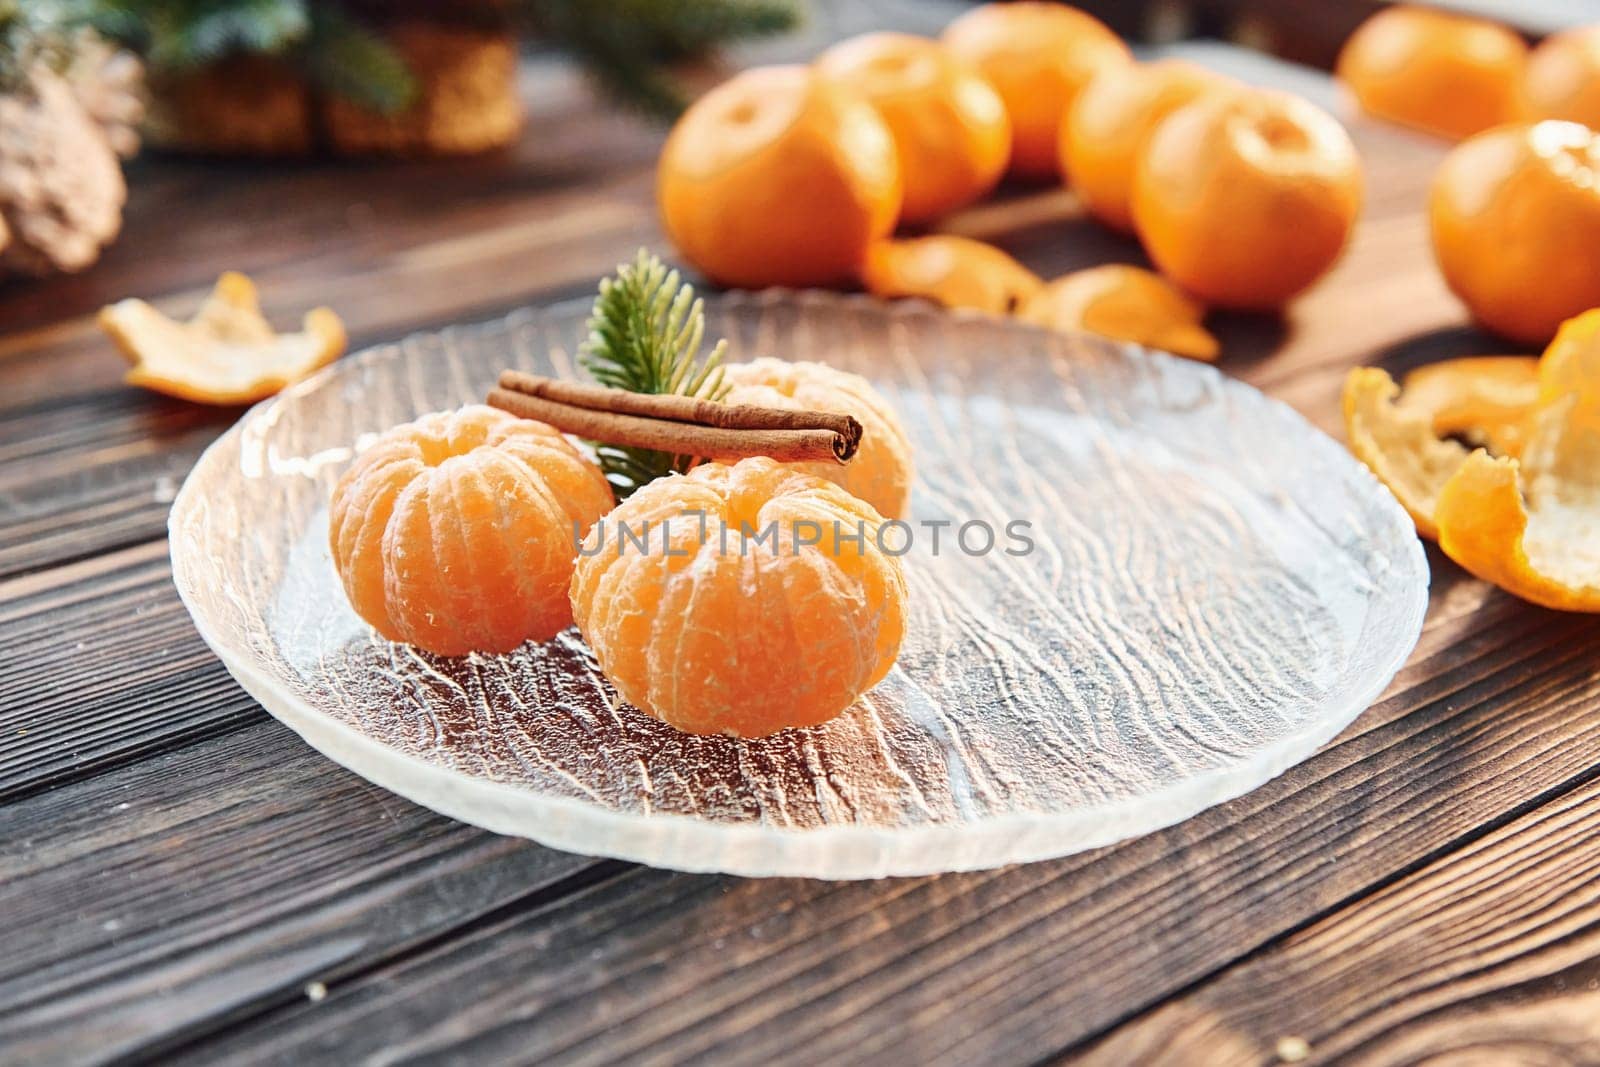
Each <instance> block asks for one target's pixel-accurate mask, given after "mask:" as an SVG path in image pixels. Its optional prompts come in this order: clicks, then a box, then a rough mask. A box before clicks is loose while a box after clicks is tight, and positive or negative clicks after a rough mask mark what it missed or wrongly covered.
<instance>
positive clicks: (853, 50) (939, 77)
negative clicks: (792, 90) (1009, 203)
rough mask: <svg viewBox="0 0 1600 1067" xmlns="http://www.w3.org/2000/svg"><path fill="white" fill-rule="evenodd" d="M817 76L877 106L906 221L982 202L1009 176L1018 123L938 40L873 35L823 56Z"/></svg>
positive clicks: (843, 44) (838, 46)
mask: <svg viewBox="0 0 1600 1067" xmlns="http://www.w3.org/2000/svg"><path fill="white" fill-rule="evenodd" d="M816 68H817V72H818V73H819V74H821V75H822V77H823V78H825V79H826V80H828V81H830V82H832V83H834V84H835V85H837V86H839V87H840V88H841V89H843V90H845V91H846V92H850V93H854V94H856V95H858V96H860V97H862V98H864V99H865V100H867V101H868V102H869V103H871V104H872V106H873V107H875V108H877V109H878V114H879V115H881V116H883V120H884V122H886V123H888V126H889V132H890V133H891V134H893V135H894V143H895V150H896V152H897V153H898V154H899V157H900V176H901V180H902V181H903V183H904V185H905V204H904V206H903V207H902V208H901V211H900V218H901V220H902V221H903V222H907V223H919V222H928V221H930V220H932V219H936V218H938V217H939V216H941V215H944V214H946V213H948V212H950V211H953V210H954V209H956V208H958V207H963V206H965V205H966V204H970V203H972V202H973V201H974V200H977V199H979V198H980V197H982V196H983V195H984V194H986V193H988V192H989V190H991V189H993V188H994V186H995V183H996V182H998V181H999V180H1000V175H1001V174H1002V173H1003V172H1004V171H1005V167H1006V160H1007V159H1008V158H1009V157H1010V155H1011V120H1010V119H1009V118H1007V116H1006V110H1005V105H1004V104H1003V103H1002V102H1001V100H1000V96H999V94H998V93H996V92H995V91H994V88H993V87H992V86H991V85H990V84H989V83H988V82H987V81H985V80H984V79H983V78H982V77H981V76H980V75H979V74H978V73H977V72H976V71H975V70H974V69H973V68H972V67H970V66H969V65H967V64H966V63H965V62H963V61H962V60H959V59H957V58H956V57H955V56H954V55H953V54H952V53H951V52H950V51H949V50H948V49H945V48H943V47H941V46H940V45H939V43H938V42H937V41H933V40H929V39H928V38H926V37H917V36H915V35H913V34H907V33H870V34H865V35H863V36H860V37H853V38H850V39H849V40H846V41H841V42H840V43H839V44H836V45H834V46H833V47H832V48H830V49H828V50H827V51H826V52H823V53H822V55H820V56H818V57H817V62H816Z"/></svg>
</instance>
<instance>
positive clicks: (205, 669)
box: [0, 541, 265, 804]
mask: <svg viewBox="0 0 1600 1067" xmlns="http://www.w3.org/2000/svg"><path fill="white" fill-rule="evenodd" d="M0 631H3V632H4V634H5V648H6V662H7V665H8V669H7V670H6V671H5V672H4V674H3V676H0V804H5V803H7V802H8V801H11V800H14V799H16V798H17V797H19V796H24V795H27V794H29V793H32V792H36V791H38V790H40V789H43V788H47V787H49V786H50V785H52V784H55V783H58V782H61V781H65V780H69V779H73V778H79V777H84V776H86V775H91V774H93V773H95V772H96V771H98V770H101V769H103V768H106V767H109V766H112V765H115V764H117V763H122V762H126V761H128V760H131V759H137V758H138V757H139V756H141V755H145V754H149V753H152V752H158V751H160V750H162V749H164V748H166V747H167V746H169V745H172V744H174V743H177V742H181V741H183V740H185V739H187V738H190V737H195V736H199V735H202V734H204V733H206V732H208V731H217V730H223V729H227V728H229V727H232V726H237V725H240V724H242V723H245V722H250V721H260V720H261V719H262V718H264V717H265V713H264V712H263V711H262V710H261V708H260V706H259V705H257V704H256V702H255V701H254V700H252V699H250V698H249V697H248V696H247V695H246V694H245V693H244V692H243V691H242V690H240V689H239V687H238V685H237V684H236V683H234V681H233V680H232V678H230V677H229V675H228V673H227V671H226V670H224V669H223V667H222V665H221V664H220V663H218V662H217V659H216V657H215V656H213V655H212V654H211V651H210V650H209V649H207V648H206V646H205V643H204V642H203V641H201V640H200V635H199V634H197V633H195V630H194V626H193V624H192V623H191V622H190V620H189V614H188V612H186V611H185V610H184V608H183V605H182V604H181V603H179V602H178V600H177V598H176V597H175V596H174V594H173V589H172V580H171V569H170V568H169V566H168V564H167V546H166V542H165V541H154V542H150V543H148V544H145V545H143V546H139V547H136V548H133V549H129V550H126V551H124V552H119V553H113V554H110V555H105V556H98V557H95V558H93V559H90V560H86V561H84V562H81V563H78V564H74V565H71V566H68V567H61V568H57V569H55V570H53V571H51V572H47V575H46V576H41V577H39V578H21V579H14V580H12V581H10V582H5V583H0ZM175 697H176V698H177V699H174V698H175Z"/></svg>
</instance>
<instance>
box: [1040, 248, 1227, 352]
mask: <svg viewBox="0 0 1600 1067" xmlns="http://www.w3.org/2000/svg"><path fill="white" fill-rule="evenodd" d="M1019 314H1020V316H1021V317H1022V318H1023V319H1024V320H1026V321H1028V322H1032V323H1035V324H1036V325H1039V326H1047V327H1049V328H1050V329H1053V330H1086V331H1088V332H1089V333H1097V334H1101V335H1102V336H1105V337H1113V338H1116V339H1117V340H1119V341H1132V342H1134V343H1135V344H1141V345H1144V346H1146V347H1147V348H1158V349H1161V350H1162V351H1164V352H1172V353H1175V354H1176V355H1180V356H1188V357H1189V358H1190V359H1200V360H1206V361H1208V362H1209V361H1211V360H1214V359H1216V358H1217V354H1218V353H1219V352H1220V351H1221V346H1220V345H1219V344H1218V343H1217V339H1216V338H1215V337H1213V336H1212V335H1211V334H1210V333H1209V332H1207V330H1206V328H1205V327H1204V326H1202V325H1201V322H1202V321H1203V320H1204V319H1205V314H1206V309H1205V307H1204V306H1203V305H1202V304H1200V303H1199V302H1197V301H1196V300H1195V299H1194V298H1193V297H1190V296H1189V295H1188V294H1186V293H1184V292H1183V290H1181V289H1179V288H1178V287H1177V286H1175V285H1173V284H1172V283H1171V282H1169V281H1167V280H1166V279H1165V278H1163V277H1161V275H1159V274H1156V273H1154V272H1152V271H1148V270H1144V269H1142V268H1140V267H1130V266H1126V265H1124V264H1120V263H1112V264H1107V265H1105V266H1101V267H1090V268H1089V269H1088V270H1079V271H1073V272H1072V273H1071V274H1068V275H1065V276H1063V277H1060V278H1057V279H1056V280H1055V281H1053V282H1051V283H1050V284H1049V285H1046V286H1045V287H1044V288H1043V289H1042V290H1040V291H1039V292H1038V293H1037V294H1035V295H1034V297H1033V298H1032V299H1030V300H1029V301H1028V302H1027V303H1026V304H1024V305H1023V306H1022V310H1021V312H1020V313H1019Z"/></svg>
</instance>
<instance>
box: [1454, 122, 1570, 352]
mask: <svg viewBox="0 0 1600 1067" xmlns="http://www.w3.org/2000/svg"><path fill="white" fill-rule="evenodd" d="M1429 216H1430V221H1431V223H1432V232H1433V248H1434V253H1435V255H1436V256H1437V257H1438V260H1439V269H1440V270H1441V271H1443V272H1444V277H1445V281H1446V282H1448V283H1449V285H1450V288H1451V289H1452V290H1454V292H1455V294H1456V295H1457V296H1459V297H1460V298H1461V299H1462V301H1463V302H1465V303H1466V305H1467V307H1468V309H1469V310H1470V311H1471V312H1472V314H1473V315H1474V316H1475V317H1476V318H1477V319H1478V321H1479V322H1481V323H1482V324H1483V325H1484V326H1486V327H1488V328H1489V329H1491V330H1494V331H1495V332H1497V333H1500V334H1503V335H1505V336H1506V337H1509V338H1511V339H1513V340H1516V341H1522V342H1525V343H1528V344H1543V343H1545V342H1546V341H1548V340H1550V338H1551V337H1553V336H1554V335H1555V332H1556V329H1557V327H1559V326H1560V325H1561V323H1562V322H1563V321H1564V320H1566V319H1568V318H1571V317H1572V316H1574V315H1577V314H1579V313H1580V312H1582V311H1586V310H1588V309H1589V308H1592V307H1600V136H1597V135H1596V133H1595V132H1594V131H1593V130H1590V129H1589V128H1588V127H1586V126H1581V125H1578V124H1576V123H1570V122H1541V123H1538V124H1535V125H1526V124H1524V125H1513V126H1506V127H1502V128H1500V129H1496V130H1491V131H1489V132H1488V133H1484V134H1480V135H1478V136H1477V137H1474V138H1472V139H1471V140H1469V141H1466V142H1465V143H1463V144H1461V145H1459V146H1458V147H1457V148H1456V149H1455V150H1454V151H1453V152H1451V153H1450V155H1449V157H1448V158H1446V160H1445V161H1444V163H1443V164H1442V165H1441V166H1440V168H1439V172H1438V175H1437V177H1436V178H1435V180H1434V184H1433V191H1432V194H1431V200H1430V203H1429Z"/></svg>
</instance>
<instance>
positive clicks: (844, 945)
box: [188, 605, 1600, 1063]
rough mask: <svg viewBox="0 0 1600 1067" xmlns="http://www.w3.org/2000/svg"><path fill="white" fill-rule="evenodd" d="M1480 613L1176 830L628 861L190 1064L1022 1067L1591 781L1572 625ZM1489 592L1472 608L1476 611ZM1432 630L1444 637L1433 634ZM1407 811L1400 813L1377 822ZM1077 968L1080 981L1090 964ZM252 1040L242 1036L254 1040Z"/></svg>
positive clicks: (222, 1042) (1529, 615) (1595, 727)
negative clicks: (952, 849)
mask: <svg viewBox="0 0 1600 1067" xmlns="http://www.w3.org/2000/svg"><path fill="white" fill-rule="evenodd" d="M1508 607H1509V609H1510V615H1509V616H1508V617H1504V618H1503V619H1502V632H1505V631H1507V630H1509V631H1511V632H1513V633H1516V634H1517V635H1518V636H1517V638H1516V639H1515V640H1514V641H1513V642H1511V643H1508V644H1497V643H1496V642H1495V641H1493V640H1491V639H1490V638H1488V637H1486V636H1484V635H1483V634H1482V633H1481V632H1476V633H1475V632H1473V631H1472V629H1471V628H1472V627H1474V625H1475V624H1481V622H1482V621H1483V618H1482V616H1474V615H1468V616H1465V617H1462V618H1459V619H1457V621H1456V624H1455V625H1457V626H1459V627H1462V628H1463V629H1464V630H1466V632H1462V631H1461V630H1458V631H1457V632H1456V633H1455V634H1453V635H1450V636H1446V635H1435V636H1434V638H1433V640H1435V641H1440V642H1442V644H1443V649H1442V650H1441V651H1437V652H1435V653H1433V654H1432V655H1425V657H1424V658H1423V659H1422V660H1421V661H1420V662H1418V663H1417V664H1416V665H1415V669H1414V670H1413V671H1412V672H1411V677H1410V678H1409V679H1403V680H1402V682H1401V684H1400V687H1399V689H1398V691H1397V692H1396V693H1395V694H1394V695H1393V696H1391V697H1390V698H1389V699H1388V700H1386V701H1384V702H1383V703H1381V704H1379V705H1378V706H1377V707H1376V708H1375V709H1374V710H1373V712H1372V713H1371V714H1370V715H1369V716H1368V717H1366V718H1364V719H1363V720H1362V721H1361V722H1360V723H1359V724H1358V725H1357V726H1356V727H1354V728H1353V729H1352V731H1351V732H1350V734H1349V735H1347V736H1346V737H1345V738H1344V739H1343V740H1342V741H1341V742H1340V743H1338V744H1336V745H1335V746H1333V747H1331V748H1330V749H1328V750H1326V751H1325V752H1324V753H1322V754H1321V755H1319V756H1318V757H1317V758H1315V759H1313V760H1312V761H1310V762H1308V763H1307V764H1304V765H1302V766H1301V767H1299V768H1296V769H1295V770H1294V771H1292V772H1290V773H1289V774H1288V775H1286V776H1285V777H1284V778H1282V779H1279V780H1277V781H1275V782H1273V783H1271V784H1269V785H1268V786H1266V787H1264V788H1263V789H1261V790H1259V791H1257V792H1256V793H1253V794H1251V795H1250V796H1248V797H1245V798H1243V799H1242V800H1240V801H1237V802H1234V803H1232V804H1230V805H1227V806H1225V807H1224V808H1221V809H1218V810H1216V811H1213V812H1211V813H1208V814H1206V815H1203V816H1201V817H1199V818H1197V819H1194V820H1191V821H1190V822H1188V823H1185V824H1183V825H1182V826H1180V827H1177V828H1175V829H1173V830H1169V831H1165V832H1162V833H1158V834H1155V835H1152V836H1150V837H1147V838H1144V839H1140V840H1138V841H1135V842H1132V843H1129V844H1127V845H1123V846H1119V847H1117V848H1113V849H1109V850H1104V851H1102V852H1099V853H1094V854H1090V855H1086V856H1083V857H1077V858H1073V859H1069V860H1064V861H1056V862H1051V863H1043V864H1035V865H1031V866H1027V867H1023V868H1013V869H1007V870H1002V871H997V872H988V873H985V874H976V875H959V876H946V877H943V878H934V879H908V880H896V881H890V882H878V883H852V884H843V885H840V884H833V883H813V882H797V881H791V880H779V881H762V882H746V881H740V880H737V879H727V878H709V877H696V876H690V875H677V874H671V873H667V872H660V871H651V870H646V869H636V870H632V871H630V872H628V873H626V874H624V875H621V876H619V877H617V878H615V879H613V880H610V881H608V882H606V883H605V884H604V885H601V886H597V887H595V888H594V889H592V890H590V891H588V892H587V893H586V894H584V895H581V896H577V897H573V898H569V899H564V900H562V901H559V902H555V903H552V904H548V905H542V906H540V907H538V908H530V909H527V910H525V911H524V910H520V909H519V910H517V911H515V912H514V913H508V914H505V915H504V916H503V917H502V918H501V920H500V921H497V922H495V923H493V924H485V925H481V926H480V925H476V924H475V925H474V928H473V929H472V930H471V931H469V932H468V933H466V934H465V935H464V936H462V937H459V938H452V939H450V940H448V941H442V942H440V943H439V944H438V945H437V946H436V947H434V948H432V949H429V950H426V951H423V952H420V953H416V954H413V955H409V956H407V957H406V958H405V959H403V960H400V961H398V962H396V963H395V964H393V965H389V966H382V967H379V968H376V969H374V970H371V971H370V972H367V973H364V974H362V975H361V976H359V977H357V978H355V979H353V980H351V981H349V982H346V983H343V984H341V983H334V984H333V985H332V986H331V987H330V989H331V992H330V995H329V997H328V998H327V999H326V1000H324V1001H322V1002H321V1003H318V1004H309V1003H293V1004H287V1005H285V1006H284V1007H282V1008H280V1009H276V1010H274V1011H272V1012H270V1013H268V1014H266V1015H264V1016H262V1017H261V1018H260V1019H259V1020H257V1021H253V1022H248V1023H245V1024H242V1025H241V1026H239V1027H236V1028H233V1029H231V1030H230V1031H229V1032H228V1033H227V1034H225V1035H222V1036H220V1037H219V1039H217V1040H216V1041H212V1040H209V1039H207V1040H202V1041H200V1042H199V1043H197V1044H195V1045H194V1046H193V1047H191V1048H190V1049H189V1050H188V1051H189V1053H190V1054H191V1055H192V1056H193V1058H194V1059H195V1060H196V1061H197V1062H199V1061H207V1060H211V1059H213V1058H223V1059H228V1058H231V1057H233V1056H235V1055H237V1056H239V1057H240V1058H242V1059H244V1060H247V1061H248V1060H250V1059H252V1058H254V1055H255V1054H256V1053H259V1052H260V1051H261V1050H270V1052H271V1055H272V1056H273V1057H275V1058H282V1059H285V1060H300V1059H307V1058H309V1059H312V1060H317V1059H328V1058H333V1057H334V1054H335V1050H337V1052H338V1054H339V1055H345V1056H348V1057H351V1058H357V1059H359V1058H361V1057H362V1056H367V1055H371V1056H377V1055H379V1054H380V1053H381V1054H382V1055H383V1056H386V1057H387V1056H395V1057H407V1056H415V1057H430V1056H438V1057H445V1058H448V1057H459V1058H462V1059H470V1060H473V1061H478V1060H483V1061H488V1062H499V1061H502V1060H508V1059H514V1058H516V1057H517V1056H518V1055H525V1054H527V1053H526V1052H525V1051H519V1050H536V1051H537V1054H538V1057H539V1058H540V1059H542V1060H546V1061H569V1060H570V1061H572V1062H605V1061H608V1060H614V1059H615V1058H618V1057H626V1056H639V1057H641V1058H654V1059H659V1060H663V1061H685V1060H694V1061H697V1062H751V1061H758V1062H766V1061H768V1060H773V1061H785V1062H786V1061H796V1062H798V1061H799V1060H801V1059H804V1060H806V1061H807V1062H816V1061H817V1060H819V1059H820V1060H822V1061H824V1062H869V1061H871V1060H873V1059H874V1058H876V1057H882V1056H887V1055H891V1054H900V1055H904V1056H908V1057H910V1058H911V1059H913V1060H915V1061H917V1062H941V1063H985V1062H1016V1061H1019V1060H1026V1059H1032V1058H1037V1057H1040V1056H1044V1055H1047V1054H1051V1053H1053V1052H1055V1051H1057V1050H1059V1049H1061V1048H1064V1047H1068V1046H1070V1045H1072V1044H1073V1043H1074V1042H1076V1041H1079V1040H1081V1039H1084V1038H1087V1037H1090V1036H1093V1035H1094V1034H1096V1033H1099V1032H1101V1031H1103V1030H1104V1029H1105V1028H1107V1027H1109V1026H1112V1025H1114V1024H1115V1023H1117V1022H1118V1021H1120V1020H1121V1019H1123V1018H1124V1017H1126V1016H1127V1015H1128V1014H1130V1013H1133V1012H1136V1011H1138V1010H1140V1009H1141V1008H1142V1007H1143V1006H1146V1005H1149V1004H1153V1003H1156V1002H1158V1001H1159V1000H1161V999H1162V998H1163V997H1165V996H1168V995H1171V994H1172V993H1175V992H1177V991H1179V990H1181V989H1182V988H1184V987H1185V986H1187V985H1188V984H1190V983H1192V982H1195V981H1198V980H1201V979H1203V978H1204V976H1205V975H1207V974H1209V973H1211V972H1212V971H1214V970H1216V969H1218V968H1220V967H1223V966H1225V965H1226V964H1227V963H1228V962H1230V961H1232V960H1233V959H1236V958H1238V956H1239V955H1240V954H1243V953H1246V952H1248V951H1250V950H1252V949H1254V948H1257V947H1259V946H1262V945H1264V944H1267V943H1269V942H1270V941H1271V940H1272V939H1273V938H1274V937H1276V936H1279V935H1281V934H1284V933H1286V932H1289V931H1292V930H1295V929H1297V928H1299V927H1301V926H1304V925H1305V924H1306V923H1308V922H1310V921H1312V920H1314V919H1316V918H1318V917H1319V916H1321V915H1323V914H1325V913H1327V912H1328V911H1329V910H1330V909H1333V908H1335V907H1337V906H1338V905H1339V904H1340V903H1341V902H1343V901H1345V900H1348V899H1353V898H1357V897H1359V896H1360V895H1361V894H1362V893H1363V891H1365V890H1366V889H1367V888H1369V887H1371V886H1372V885H1374V884H1379V883H1382V882H1384V881H1386V880H1388V879H1391V878H1394V877H1397V876H1400V875H1403V874H1405V873H1406V872H1407V871H1409V870H1410V869H1412V868H1414V867H1416V866H1418V865H1421V864H1424V863H1426V862H1428V861H1429V860H1431V859H1432V858H1433V857H1434V856H1436V855H1438V854H1440V853H1443V852H1447V851H1448V850H1450V849H1452V848H1454V847H1457V846H1458V845H1460V844H1461V843H1462V842H1463V841H1467V840H1471V839H1472V838H1473V837H1475V836H1477V835H1479V834H1481V833H1482V832H1483V831H1484V830H1485V828H1487V827H1490V826H1492V825H1493V824H1494V823H1495V822H1496V821H1497V820H1499V819H1502V818H1504V817H1506V816H1507V814H1508V813H1512V812H1515V811H1517V810H1518V809H1519V808H1522V807H1531V806H1535V805H1537V804H1539V803H1540V802H1541V801H1543V800H1546V799H1548V798H1549V797H1551V796H1556V795H1559V794H1560V793H1561V792H1562V791H1564V790H1566V789H1568V788H1570V787H1571V786H1573V785H1575V784H1577V783H1580V782H1582V781H1584V780H1585V778H1586V777H1588V776H1590V775H1592V773H1593V767H1594V766H1595V764H1596V762H1597V761H1600V723H1595V722H1593V721H1590V722H1581V721H1580V722H1574V721H1573V717H1572V716H1571V714H1570V712H1569V710H1568V709H1569V707H1570V704H1569V703H1568V701H1569V700H1570V699H1571V698H1572V697H1573V696H1577V697H1578V698H1580V699H1584V700H1593V699H1595V697H1596V696H1597V695H1600V679H1597V677H1596V671H1595V667H1594V665H1593V663H1592V657H1591V656H1589V655H1588V654H1587V653H1586V649H1587V648H1588V647H1589V646H1590V645H1591V644H1592V642H1593V641H1594V640H1595V637H1596V634H1597V631H1596V624H1595V623H1594V622H1593V621H1592V620H1576V619H1562V618H1555V617H1552V616H1549V615H1547V614H1544V613H1540V612H1536V611H1531V610H1529V609H1525V608H1522V607H1521V606H1517V605H1508ZM1495 613H1496V609H1495V606H1494V605H1491V606H1490V611H1489V614H1490V615H1494V614H1495ZM1452 638H1453V639H1452ZM1402 826H1403V827H1405V832H1404V833H1403V834H1397V833H1395V832H1394V828H1395V827H1402ZM1091 975H1092V976H1093V977H1092V980H1088V979H1087V978H1086V976H1091ZM252 1050H255V1052H252Z"/></svg>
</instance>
